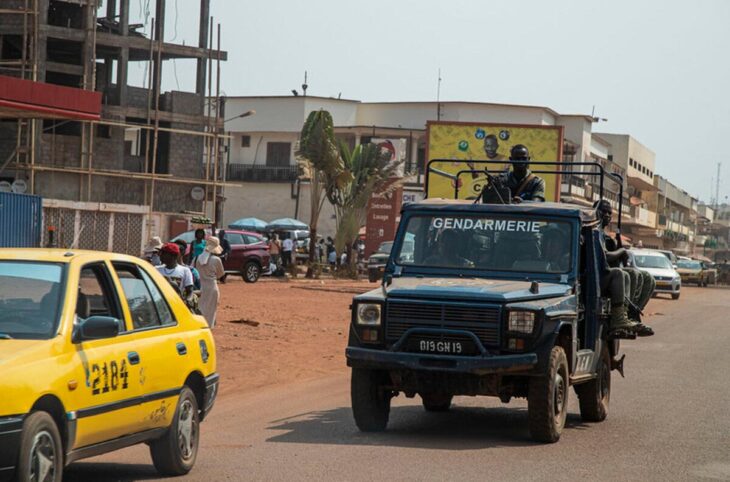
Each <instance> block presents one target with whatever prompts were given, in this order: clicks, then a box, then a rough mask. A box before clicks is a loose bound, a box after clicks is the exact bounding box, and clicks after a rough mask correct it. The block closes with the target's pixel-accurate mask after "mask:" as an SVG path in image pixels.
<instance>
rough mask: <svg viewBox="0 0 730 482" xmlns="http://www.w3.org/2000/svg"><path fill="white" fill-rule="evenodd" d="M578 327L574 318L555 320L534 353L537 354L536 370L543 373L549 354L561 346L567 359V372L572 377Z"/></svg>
mask: <svg viewBox="0 0 730 482" xmlns="http://www.w3.org/2000/svg"><path fill="white" fill-rule="evenodd" d="M577 330H578V327H577V323H575V318H573V319H571V318H564V319H559V320H555V324H554V326H553V327H551V329H550V331H549V332H548V333H547V336H544V337H543V342H542V343H540V344H539V345H538V346H537V347H536V349H535V351H536V352H537V359H538V369H539V370H540V371H544V370H546V369H547V362H548V361H549V359H550V352H551V351H552V349H553V347H554V346H556V345H558V346H562V347H563V350H565V356H566V358H567V359H568V371H569V372H570V374H571V375H572V374H573V373H574V372H575V364H576V356H577V355H576V354H577V353H578V333H577Z"/></svg>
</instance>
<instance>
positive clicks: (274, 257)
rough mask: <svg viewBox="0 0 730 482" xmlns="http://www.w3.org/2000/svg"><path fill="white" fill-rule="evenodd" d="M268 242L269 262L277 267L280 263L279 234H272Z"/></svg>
mask: <svg viewBox="0 0 730 482" xmlns="http://www.w3.org/2000/svg"><path fill="white" fill-rule="evenodd" d="M268 244H269V255H271V262H272V263H274V264H275V265H276V267H277V268H278V267H279V266H280V265H281V241H279V236H278V235H277V234H276V233H274V234H272V235H271V238H270V239H269V243H268Z"/></svg>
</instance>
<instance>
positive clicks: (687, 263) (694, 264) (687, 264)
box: [677, 259, 702, 269]
mask: <svg viewBox="0 0 730 482" xmlns="http://www.w3.org/2000/svg"><path fill="white" fill-rule="evenodd" d="M677 268H680V269H681V268H684V269H702V265H701V264H700V262H699V261H691V260H688V259H687V260H685V259H680V260H678V261H677Z"/></svg>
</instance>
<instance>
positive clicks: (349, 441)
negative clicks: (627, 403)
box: [267, 406, 587, 450]
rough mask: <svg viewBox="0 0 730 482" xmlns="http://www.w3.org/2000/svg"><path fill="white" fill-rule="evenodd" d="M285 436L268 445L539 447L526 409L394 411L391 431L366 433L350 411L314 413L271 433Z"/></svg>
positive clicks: (576, 422) (575, 424)
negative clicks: (530, 428)
mask: <svg viewBox="0 0 730 482" xmlns="http://www.w3.org/2000/svg"><path fill="white" fill-rule="evenodd" d="M586 427H587V425H586V424H584V423H583V422H582V421H581V418H580V415H578V414H573V413H569V414H568V419H567V421H566V427H565V428H566V429H567V430H575V429H576V428H579V429H580V428H586ZM268 429H269V430H272V431H281V432H283V433H280V434H278V435H274V436H272V437H270V438H268V439H267V442H282V443H307V444H331V445H370V446H393V447H405V448H425V449H435V450H474V449H484V448H497V447H525V446H532V445H536V444H537V443H536V442H534V441H532V440H531V439H530V434H529V431H528V427H527V409H526V408H512V407H510V408H483V407H459V406H456V407H454V408H452V409H451V410H449V411H448V412H444V413H429V412H426V411H424V409H423V408H422V407H420V406H407V407H392V408H391V411H390V423H389V424H388V430H387V431H386V432H383V433H363V432H360V431H359V430H358V429H357V426H356V425H355V422H354V420H353V418H352V411H351V409H350V408H349V407H341V408H335V409H332V410H325V411H317V412H309V413H304V414H300V415H296V416H293V417H289V418H287V419H283V420H275V421H272V422H271V426H270V427H268Z"/></svg>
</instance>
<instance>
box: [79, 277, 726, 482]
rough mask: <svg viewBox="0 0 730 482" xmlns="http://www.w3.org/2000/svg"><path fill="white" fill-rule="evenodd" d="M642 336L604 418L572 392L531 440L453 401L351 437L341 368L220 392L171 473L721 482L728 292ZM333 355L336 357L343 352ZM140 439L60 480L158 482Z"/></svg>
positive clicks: (506, 412) (669, 313) (509, 416)
mask: <svg viewBox="0 0 730 482" xmlns="http://www.w3.org/2000/svg"><path fill="white" fill-rule="evenodd" d="M650 308H651V310H652V311H655V312H658V314H657V315H656V316H655V317H654V318H653V320H652V324H653V326H654V327H655V329H656V331H657V335H656V336H654V337H653V338H645V339H641V340H637V341H630V342H624V343H623V345H622V347H623V349H624V352H625V353H626V354H627V356H626V378H625V379H621V378H620V376H619V375H618V374H617V373H616V372H613V374H614V376H613V380H612V381H613V387H612V394H611V395H612V397H611V406H610V413H609V416H608V419H607V420H606V421H605V422H603V423H598V424H585V423H583V422H581V419H580V416H579V413H578V401H577V399H576V398H575V395H574V394H571V400H570V414H569V415H568V422H567V427H566V429H565V431H564V432H563V435H562V438H561V440H560V442H558V443H557V444H553V445H541V444H537V443H533V442H531V441H530V439H529V435H528V430H527V410H526V403H525V402H524V401H522V400H518V401H513V402H511V403H510V404H508V405H503V404H501V403H500V402H499V400H497V399H491V398H471V397H460V398H457V399H456V401H455V408H454V409H453V410H452V411H450V412H449V413H443V414H431V413H425V412H424V411H423V409H422V408H421V406H420V399H419V398H416V399H410V400H409V399H405V398H404V397H403V396H400V397H399V398H397V399H395V401H394V407H393V409H392V412H391V422H390V426H389V431H388V432H386V433H383V434H376V435H372V434H362V433H360V432H358V430H357V428H356V427H355V424H354V423H353V421H352V417H351V414H350V408H349V377H348V373H347V372H346V371H344V370H343V374H342V375H341V376H336V377H331V378H328V379H323V380H319V381H316V382H309V383H306V384H305V383H302V384H298V385H294V386H291V385H290V386H281V387H274V388H271V389H267V390H265V391H262V392H259V393H257V394H252V395H246V396H242V397H228V398H225V399H221V400H219V401H218V404H217V406H216V408H215V410H214V412H213V414H212V415H211V417H210V419H209V420H207V421H206V422H205V423H204V424H203V437H202V441H201V451H200V453H199V455H198V461H197V465H196V466H195V468H194V470H193V471H192V472H191V473H190V474H189V475H188V476H186V477H183V478H181V479H175V480H184V481H206V482H213V481H219V480H370V481H372V480H385V479H386V478H391V479H395V480H449V479H451V480H489V479H491V480H572V481H574V480H579V478H585V480H641V481H644V480H662V481H663V480H730V373H729V371H728V369H729V368H730V316H729V314H730V290H723V289H698V288H686V289H683V292H682V298H681V299H680V300H679V301H674V302H673V301H670V300H667V301H653V302H652V305H650ZM343 363H344V360H343ZM157 478H158V476H157V475H156V474H155V472H154V468H153V467H152V466H151V462H150V459H149V456H148V453H147V450H146V447H144V446H140V447H132V448H129V449H126V450H123V451H120V452H117V453H114V454H109V455H106V456H103V457H98V458H95V459H90V460H88V461H82V462H79V463H76V464H74V465H73V466H71V467H70V468H69V470H68V472H67V480H79V481H100V480H125V481H126V480H156V479H157Z"/></svg>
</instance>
